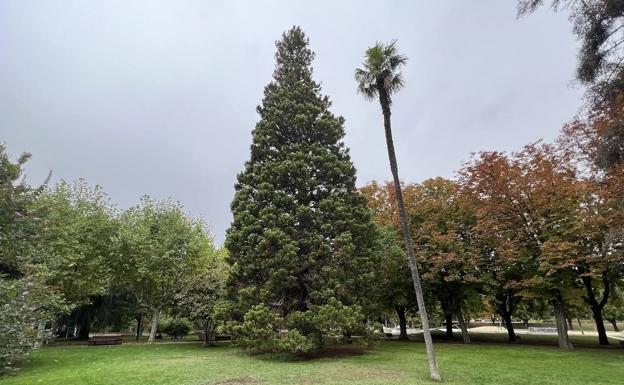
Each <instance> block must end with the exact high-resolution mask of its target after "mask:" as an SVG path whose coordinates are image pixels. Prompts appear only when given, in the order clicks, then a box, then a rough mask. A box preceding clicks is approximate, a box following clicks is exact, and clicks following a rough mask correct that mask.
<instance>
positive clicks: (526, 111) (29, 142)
mask: <svg viewBox="0 0 624 385" xmlns="http://www.w3.org/2000/svg"><path fill="white" fill-rule="evenodd" d="M295 24H296V25H300V26H302V28H303V30H304V31H305V32H306V33H307V34H308V36H309V38H310V43H311V47H312V49H313V50H314V51H316V61H315V74H316V79H317V80H318V81H321V82H322V84H323V92H324V93H326V94H328V95H330V97H331V99H332V100H333V103H334V104H333V111H334V112H335V113H337V114H339V115H343V116H344V117H345V118H346V131H347V136H346V143H347V145H348V146H349V147H350V148H351V154H352V156H353V161H354V163H355V166H356V168H357V170H358V184H359V185H362V184H364V183H366V182H368V181H370V180H373V179H375V180H380V181H383V180H387V179H389V178H390V171H389V167H388V161H387V154H386V147H385V142H384V136H383V129H382V119H381V113H380V109H379V107H378V106H377V104H375V103H369V102H367V101H365V100H364V99H363V98H362V97H361V96H359V95H358V94H357V93H356V91H355V81H354V80H353V71H354V69H355V67H356V66H358V65H359V64H360V62H361V60H362V54H363V52H364V50H365V49H366V48H367V47H368V46H370V45H372V44H373V43H374V42H375V41H376V40H380V41H388V40H391V39H398V42H399V48H400V50H401V51H402V52H403V53H404V54H406V55H407V56H408V57H409V59H410V61H409V63H408V66H407V67H406V68H405V71H404V75H405V78H406V81H407V87H406V88H405V89H404V90H403V91H401V92H400V93H399V94H397V95H396V97H395V99H394V110H393V124H394V126H393V128H394V135H395V142H396V144H397V148H396V150H397V156H398V159H399V168H400V173H401V176H402V179H404V180H405V181H408V182H417V181H422V180H424V179H426V178H429V177H435V176H445V177H451V176H453V174H454V171H455V170H457V168H458V167H459V166H460V164H461V162H462V161H464V160H467V159H468V158H469V156H470V153H471V152H474V151H479V150H492V149H498V150H507V151H509V150H514V149H518V148H519V147H520V146H522V145H523V144H525V143H528V142H530V141H535V140H537V139H539V138H544V139H546V140H550V139H552V138H553V137H554V136H555V135H556V134H557V131H558V130H559V129H560V127H561V125H562V124H563V123H565V122H566V121H567V120H569V119H570V118H571V117H572V116H573V115H574V114H575V112H576V111H577V109H578V107H579V105H580V104H581V101H580V98H581V95H582V90H581V89H580V88H579V87H576V86H574V85H573V83H572V79H573V78H574V68H575V64H576V48H577V42H576V41H575V39H574V37H573V35H572V33H571V26H570V24H569V23H568V20H567V17H566V15H563V14H555V13H553V12H551V11H550V9H548V8H544V9H541V10H540V11H538V12H537V13H536V14H535V15H532V16H530V17H525V18H522V19H519V20H518V19H516V1H515V0H506V1H503V0H490V1H485V0H481V1H468V0H463V1H460V0H458V1H451V0H448V1H401V2H400V1H378V0H377V1H342V0H341V1H337V0H334V1H314V2H312V1H286V0H284V1H247V2H242V1H223V2H220V3H218V2H210V1H200V0H197V1H180V0H176V1H152V0H149V1H148V0H146V1H128V0H118V1H110V0H107V1H89V2H87V1H29V0H0V141H3V142H5V143H6V144H7V146H8V148H9V152H10V153H11V154H12V155H14V156H17V154H19V153H20V152H22V151H29V152H31V153H32V154H33V160H32V161H31V162H30V163H29V165H28V167H27V174H28V181H29V182H30V183H32V184H37V183H40V182H41V181H42V180H43V179H44V178H45V175H46V174H47V172H48V170H50V169H52V170H53V172H54V174H53V175H54V177H53V181H57V180H59V179H66V180H74V179H77V178H79V177H84V178H85V179H86V180H87V181H88V182H89V183H90V184H100V185H102V186H103V187H104V189H105V191H107V192H108V193H109V194H110V196H111V198H112V200H113V201H114V202H116V203H118V204H119V206H120V207H122V208H125V207H128V206H130V205H133V204H135V203H137V202H138V199H139V197H140V196H141V195H143V194H149V195H151V196H153V197H156V198H166V197H169V196H170V197H172V198H174V199H176V200H179V201H181V202H182V203H183V204H184V205H185V206H186V208H187V210H188V211H189V212H190V213H191V214H193V215H195V216H202V217H204V218H205V219H206V220H207V221H208V223H210V224H211V226H212V229H213V232H214V233H215V235H216V238H217V241H218V242H219V243H221V242H222V240H223V237H224V233H225V229H226V228H227V226H228V224H229V222H230V220H231V214H230V210H229V205H230V201H231V199H232V195H233V193H234V189H233V184H234V181H235V178H236V174H237V173H238V172H239V171H240V170H242V167H243V162H244V161H245V160H246V159H247V158H248V156H249V153H248V151H249V145H250V143H251V130H252V129H253V127H254V124H255V123H256V121H257V119H258V116H257V114H256V112H255V107H256V105H257V104H259V103H260V100H261V98H262V91H263V87H264V86H265V85H266V84H267V83H268V82H269V81H270V78H271V74H272V71H273V65H274V62H273V54H274V42H275V40H277V39H278V38H279V37H280V35H281V33H282V32H283V31H284V30H287V29H289V28H290V27H291V26H292V25H295Z"/></svg>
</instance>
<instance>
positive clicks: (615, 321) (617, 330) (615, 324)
mask: <svg viewBox="0 0 624 385" xmlns="http://www.w3.org/2000/svg"><path fill="white" fill-rule="evenodd" d="M608 321H609V322H610V323H611V325H613V331H616V332H619V331H620V329H619V328H618V326H617V320H616V319H615V318H613V319H610V320H608Z"/></svg>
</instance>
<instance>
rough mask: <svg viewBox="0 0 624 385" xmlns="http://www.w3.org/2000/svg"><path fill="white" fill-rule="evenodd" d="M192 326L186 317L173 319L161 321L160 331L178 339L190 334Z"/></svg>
mask: <svg viewBox="0 0 624 385" xmlns="http://www.w3.org/2000/svg"><path fill="white" fill-rule="evenodd" d="M192 327H193V326H192V325H191V323H190V322H189V321H188V320H187V319H185V318H180V319H171V320H166V321H163V322H162V323H161V326H160V331H161V332H163V333H165V334H167V335H168V336H169V337H171V338H172V339H178V338H183V337H184V336H186V335H188V334H189V333H190V332H191V329H192Z"/></svg>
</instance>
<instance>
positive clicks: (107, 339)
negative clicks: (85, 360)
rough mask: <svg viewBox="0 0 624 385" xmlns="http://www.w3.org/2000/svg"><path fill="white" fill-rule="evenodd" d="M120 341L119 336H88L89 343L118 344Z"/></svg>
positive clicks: (91, 344)
mask: <svg viewBox="0 0 624 385" xmlns="http://www.w3.org/2000/svg"><path fill="white" fill-rule="evenodd" d="M121 341H122V338H121V336H95V337H91V338H89V345H90V346H96V345H120V344H121Z"/></svg>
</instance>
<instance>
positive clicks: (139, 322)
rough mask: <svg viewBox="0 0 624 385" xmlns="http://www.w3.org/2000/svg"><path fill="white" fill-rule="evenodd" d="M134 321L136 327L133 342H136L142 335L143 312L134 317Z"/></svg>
mask: <svg viewBox="0 0 624 385" xmlns="http://www.w3.org/2000/svg"><path fill="white" fill-rule="evenodd" d="M136 320H137V327H136V338H135V341H138V340H139V339H140V338H141V335H142V334H143V311H141V312H140V313H139V315H138V316H137V317H136Z"/></svg>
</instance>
